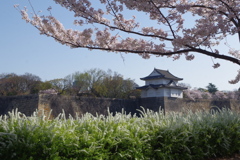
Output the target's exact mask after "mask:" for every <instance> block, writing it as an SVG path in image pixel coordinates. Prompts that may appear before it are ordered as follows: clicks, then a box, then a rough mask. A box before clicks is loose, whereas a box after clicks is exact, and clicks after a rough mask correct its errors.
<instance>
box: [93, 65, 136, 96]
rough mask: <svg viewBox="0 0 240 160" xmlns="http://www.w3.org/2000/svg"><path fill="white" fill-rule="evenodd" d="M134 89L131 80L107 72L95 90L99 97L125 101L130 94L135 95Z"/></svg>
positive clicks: (134, 85) (115, 73)
mask: <svg viewBox="0 0 240 160" xmlns="http://www.w3.org/2000/svg"><path fill="white" fill-rule="evenodd" d="M135 88H136V84H135V83H134V81H133V80H131V79H124V78H123V76H122V75H121V74H118V73H117V72H114V73H112V71H111V70H109V71H108V72H107V75H106V76H105V77H104V78H103V80H102V83H101V84H100V85H98V86H97V87H95V90H96V92H98V95H99V96H100V97H108V98H121V99H127V98H129V96H130V95H131V94H133V95H137V92H136V91H135V90H136V89H135Z"/></svg>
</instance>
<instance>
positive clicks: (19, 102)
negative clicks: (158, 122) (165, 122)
mask: <svg viewBox="0 0 240 160" xmlns="http://www.w3.org/2000/svg"><path fill="white" fill-rule="evenodd" d="M214 106H217V107H219V108H228V109H231V110H234V111H238V112H239V111H240V101H234V100H218V101H212V100H197V101H190V100H187V99H176V98H139V99H127V100H125V99H111V98H92V97H78V96H61V95H50V94H40V95H27V96H12V97H0V115H4V114H7V113H8V112H9V111H12V110H13V109H16V108H17V109H18V111H19V112H21V113H24V114H25V115H26V116H30V115H31V114H32V113H33V112H34V111H36V110H37V109H38V110H39V111H40V112H41V111H44V113H45V114H46V115H48V114H49V113H50V111H51V110H52V112H51V117H56V116H57V115H58V114H59V113H62V112H63V110H64V112H65V113H66V115H69V114H70V115H72V116H73V117H75V116H76V115H78V116H81V115H82V114H85V113H87V112H88V113H91V114H93V115H96V114H103V115H107V114H108V110H109V111H110V112H112V113H113V114H114V113H116V112H122V110H124V112H125V113H131V114H135V113H136V114H138V113H139V112H138V110H139V109H141V107H144V108H145V109H147V108H148V109H150V110H153V111H159V109H160V108H161V109H164V112H165V114H167V113H168V112H171V111H175V112H181V111H183V110H188V109H189V110H192V111H197V110H204V111H210V109H211V108H212V109H214Z"/></svg>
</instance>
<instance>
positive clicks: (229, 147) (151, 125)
mask: <svg viewBox="0 0 240 160" xmlns="http://www.w3.org/2000/svg"><path fill="white" fill-rule="evenodd" d="M239 151H240V118H239V115H238V114H237V113H234V112H231V111H227V110H224V111H221V112H217V113H215V114H210V113H205V112H196V113H192V112H191V111H188V112H187V113H178V114H177V113H174V112H173V113H170V114H168V115H166V116H165V115H164V114H163V113H162V112H161V111H159V112H153V111H150V110H144V109H143V110H142V111H141V116H140V117H137V116H135V115H134V116H131V115H130V114H125V113H124V111H123V112H122V113H116V114H115V115H114V116H113V114H111V113H109V114H108V116H103V115H98V116H93V115H91V114H89V113H87V114H85V115H83V116H82V117H77V118H73V117H71V116H69V117H67V118H66V115H65V113H64V112H63V113H61V114H59V116H58V117H56V118H55V119H52V120H49V118H48V117H44V116H41V117H39V116H38V113H37V112H35V113H33V115H32V116H31V117H26V116H25V115H23V114H21V113H19V112H18V111H17V110H15V111H12V112H9V114H8V115H5V116H1V117H0V159H1V160H5V159H6V160H11V159H14V160H16V159H22V160H27V159H34V160H35V159H38V160H41V159H42V160H46V159H49V160H58V159H59V160H60V159H61V160H64V159H77V160H78V159H79V160H85V159H86V160H89V159H92V160H94V159H96V160H101V159H104V160H112V159H117V160H118V159H121V160H124V159H126V160H130V159H135V160H142V159H156V160H159V159H163V160H187V159H189V160H191V159H193V160H197V159H199V160H200V159H206V158H214V157H224V156H230V155H233V154H235V153H239Z"/></svg>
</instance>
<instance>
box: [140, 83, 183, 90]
mask: <svg viewBox="0 0 240 160" xmlns="http://www.w3.org/2000/svg"><path fill="white" fill-rule="evenodd" d="M149 88H154V89H158V88H175V89H181V90H185V89H187V88H185V87H181V86H172V85H170V84H149V85H145V86H142V87H137V89H143V90H145V89H149Z"/></svg>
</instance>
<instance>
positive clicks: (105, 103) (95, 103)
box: [39, 95, 138, 117]
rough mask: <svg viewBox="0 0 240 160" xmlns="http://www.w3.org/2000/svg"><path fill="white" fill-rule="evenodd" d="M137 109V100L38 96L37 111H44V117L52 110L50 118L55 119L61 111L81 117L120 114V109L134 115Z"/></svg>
mask: <svg viewBox="0 0 240 160" xmlns="http://www.w3.org/2000/svg"><path fill="white" fill-rule="evenodd" d="M137 108H138V100H137V99H130V100H124V99H110V98H92V97H78V96H59V95H40V96H39V110H42V111H44V113H45V114H46V115H48V114H49V111H50V110H52V116H53V117H56V116H57V115H58V114H59V113H62V112H63V110H64V112H65V113H66V115H67V116H68V115H69V114H70V115H71V116H73V117H75V116H76V115H78V116H81V115H82V114H85V113H87V112H88V113H91V114H93V115H96V114H103V115H107V114H108V110H109V111H110V112H111V113H116V112H122V109H124V111H125V112H126V113H127V114H128V113H133V114H134V113H135V112H136V109H137Z"/></svg>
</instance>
